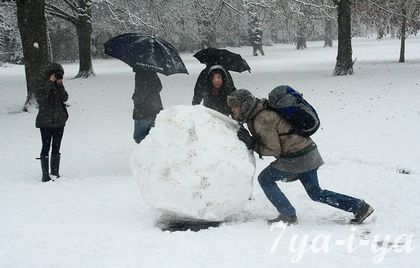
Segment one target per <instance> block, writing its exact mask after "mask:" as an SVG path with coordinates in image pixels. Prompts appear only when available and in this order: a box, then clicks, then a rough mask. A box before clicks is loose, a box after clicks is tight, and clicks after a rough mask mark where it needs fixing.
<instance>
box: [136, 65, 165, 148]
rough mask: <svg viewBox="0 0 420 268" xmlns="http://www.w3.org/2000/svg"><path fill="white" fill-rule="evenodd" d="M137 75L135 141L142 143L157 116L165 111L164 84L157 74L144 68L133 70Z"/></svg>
mask: <svg viewBox="0 0 420 268" xmlns="http://www.w3.org/2000/svg"><path fill="white" fill-rule="evenodd" d="M133 71H134V72H135V73H136V76H135V88H134V94H133V96H132V99H133V103H134V109H133V119H134V134H133V139H134V141H135V142H136V143H140V142H141V141H142V140H143V139H144V138H145V137H146V136H147V135H148V134H149V131H150V129H151V128H152V127H153V126H154V123H155V119H156V116H157V114H158V113H159V112H160V111H161V110H163V106H162V100H161V98H160V91H161V90H162V83H161V82H160V79H159V77H158V75H157V73H156V72H154V71H150V70H146V69H143V68H133Z"/></svg>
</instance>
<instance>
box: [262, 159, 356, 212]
mask: <svg viewBox="0 0 420 268" xmlns="http://www.w3.org/2000/svg"><path fill="white" fill-rule="evenodd" d="M294 179H298V180H300V182H301V183H302V185H303V187H304V188H305V190H306V193H307V194H308V195H309V197H310V198H311V199H312V200H313V201H316V202H320V203H324V204H327V205H330V206H332V207H335V208H338V209H341V210H344V211H348V212H353V213H356V212H357V211H358V210H359V209H360V207H361V205H362V204H363V201H362V200H360V199H357V198H354V197H352V196H348V195H344V194H339V193H336V192H332V191H328V190H323V189H321V187H320V186H319V182H318V175H317V169H314V170H310V171H308V172H304V173H297V174H296V173H289V172H284V171H281V170H278V169H276V168H274V167H272V166H271V165H270V166H268V167H267V168H265V169H264V170H263V171H261V173H260V175H259V176H258V182H259V183H260V185H261V188H262V189H263V190H264V193H265V195H266V196H267V198H268V199H269V200H270V202H271V203H272V204H273V205H274V206H275V207H276V209H277V210H278V212H279V213H280V214H282V215H285V216H289V217H293V216H295V215H296V211H295V208H294V207H293V206H292V204H290V202H289V200H288V199H287V197H286V196H285V195H284V194H283V192H282V191H281V190H280V188H279V187H278V185H277V183H276V181H279V180H286V181H287V180H294Z"/></svg>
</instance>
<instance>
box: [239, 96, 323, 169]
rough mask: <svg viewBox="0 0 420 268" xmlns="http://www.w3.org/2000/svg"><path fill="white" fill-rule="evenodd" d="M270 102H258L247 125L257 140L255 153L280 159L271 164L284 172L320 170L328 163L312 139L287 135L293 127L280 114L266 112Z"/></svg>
mask: <svg viewBox="0 0 420 268" xmlns="http://www.w3.org/2000/svg"><path fill="white" fill-rule="evenodd" d="M266 102H267V100H266V99H262V100H258V101H257V104H256V106H255V108H254V109H253V111H252V112H251V114H250V115H249V117H248V119H247V121H246V123H247V126H248V129H249V131H250V132H251V134H252V136H254V137H255V138H256V140H257V143H256V146H255V148H254V150H255V151H256V152H258V153H259V154H261V155H264V156H274V157H276V158H277V160H276V161H275V162H273V163H271V164H272V165H273V166H274V167H276V168H278V169H280V170H282V171H286V172H292V173H301V172H306V171H309V170H312V169H315V168H318V167H320V166H321V165H322V164H323V163H324V162H323V160H322V158H321V155H320V154H319V152H318V149H317V148H316V145H315V143H314V142H313V141H312V139H311V138H309V137H302V136H300V135H296V134H287V133H288V132H289V131H290V130H291V128H292V127H291V126H290V124H289V123H288V122H287V121H286V120H285V119H284V118H282V117H281V116H280V115H279V114H278V113H276V112H275V111H272V110H268V109H266ZM285 134H286V135H285Z"/></svg>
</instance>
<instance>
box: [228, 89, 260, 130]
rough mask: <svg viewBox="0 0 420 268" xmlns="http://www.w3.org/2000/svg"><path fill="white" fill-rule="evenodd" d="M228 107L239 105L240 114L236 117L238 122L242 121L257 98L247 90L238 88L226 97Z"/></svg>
mask: <svg viewBox="0 0 420 268" xmlns="http://www.w3.org/2000/svg"><path fill="white" fill-rule="evenodd" d="M227 103H228V106H229V107H240V116H239V118H236V119H237V120H238V121H239V123H244V122H245V121H246V120H247V119H248V117H249V115H250V114H251V112H252V111H253V110H254V108H255V106H256V104H257V98H255V97H254V95H252V93H251V92H250V91H249V90H246V89H238V90H235V91H233V92H232V93H231V94H230V95H229V96H228V97H227Z"/></svg>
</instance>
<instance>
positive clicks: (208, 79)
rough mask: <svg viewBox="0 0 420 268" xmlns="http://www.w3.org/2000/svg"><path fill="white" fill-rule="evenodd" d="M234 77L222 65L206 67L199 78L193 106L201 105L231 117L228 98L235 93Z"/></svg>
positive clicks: (195, 88)
mask: <svg viewBox="0 0 420 268" xmlns="http://www.w3.org/2000/svg"><path fill="white" fill-rule="evenodd" d="M235 90H236V88H235V86H234V84H233V80H232V77H231V76H230V74H229V72H228V71H227V70H226V69H225V68H224V67H223V66H222V65H213V66H208V67H206V68H205V69H204V70H203V71H201V73H200V75H199V76H198V79H197V82H196V84H195V87H194V96H193V100H192V105H197V104H200V103H201V101H203V105H204V106H206V107H208V108H211V109H213V110H216V111H218V112H220V113H222V114H224V115H227V116H229V113H230V110H229V107H228V106H227V102H226V100H227V96H228V95H229V94H230V93H232V92H233V91H235Z"/></svg>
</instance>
